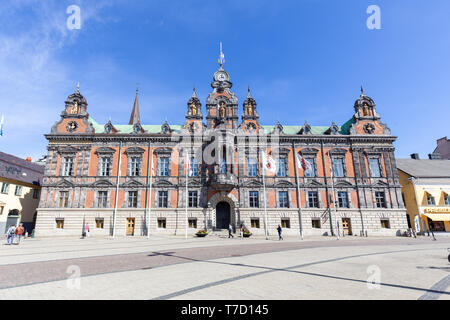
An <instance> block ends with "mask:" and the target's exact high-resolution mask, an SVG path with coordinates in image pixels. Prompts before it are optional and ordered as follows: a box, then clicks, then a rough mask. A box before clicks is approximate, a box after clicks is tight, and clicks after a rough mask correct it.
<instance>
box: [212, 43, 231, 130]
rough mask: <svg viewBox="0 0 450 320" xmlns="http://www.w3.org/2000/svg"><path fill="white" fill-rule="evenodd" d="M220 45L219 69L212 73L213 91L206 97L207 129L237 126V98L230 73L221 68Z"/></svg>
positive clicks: (223, 60) (222, 56) (223, 61)
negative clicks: (232, 88)
mask: <svg viewBox="0 0 450 320" xmlns="http://www.w3.org/2000/svg"><path fill="white" fill-rule="evenodd" d="M224 57H225V56H224V54H223V53H222V47H221V50H220V57H219V65H220V67H219V70H217V71H216V72H215V73H214V76H213V81H212V82H211V87H212V88H213V91H212V92H211V93H210V94H209V95H208V97H207V98H206V126H207V128H208V129H216V128H217V129H236V128H237V127H238V115H237V106H238V99H237V97H236V96H235V94H234V93H233V92H231V87H232V86H233V84H232V83H231V81H230V75H229V74H228V72H227V71H226V70H225V69H224V68H223V64H224V63H225V59H224Z"/></svg>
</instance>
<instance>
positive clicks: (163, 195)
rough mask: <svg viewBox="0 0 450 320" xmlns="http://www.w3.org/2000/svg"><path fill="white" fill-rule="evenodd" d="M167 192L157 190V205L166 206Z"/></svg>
mask: <svg viewBox="0 0 450 320" xmlns="http://www.w3.org/2000/svg"><path fill="white" fill-rule="evenodd" d="M167 200H168V192H167V191H159V192H158V207H160V208H167V205H168V201H167Z"/></svg>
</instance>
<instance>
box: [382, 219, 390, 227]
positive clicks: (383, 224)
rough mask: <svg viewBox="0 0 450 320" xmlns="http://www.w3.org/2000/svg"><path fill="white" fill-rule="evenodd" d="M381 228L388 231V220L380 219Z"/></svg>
mask: <svg viewBox="0 0 450 320" xmlns="http://www.w3.org/2000/svg"><path fill="white" fill-rule="evenodd" d="M381 228H384V229H390V228H391V225H390V224H389V219H381Z"/></svg>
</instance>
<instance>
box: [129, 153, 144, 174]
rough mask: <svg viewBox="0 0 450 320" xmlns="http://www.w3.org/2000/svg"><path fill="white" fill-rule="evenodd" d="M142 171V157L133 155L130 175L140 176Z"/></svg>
mask: <svg viewBox="0 0 450 320" xmlns="http://www.w3.org/2000/svg"><path fill="white" fill-rule="evenodd" d="M140 171H141V157H131V159H130V176H132V177H137V176H140Z"/></svg>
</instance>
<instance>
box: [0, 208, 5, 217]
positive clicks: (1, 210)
mask: <svg viewBox="0 0 450 320" xmlns="http://www.w3.org/2000/svg"><path fill="white" fill-rule="evenodd" d="M4 208H5V207H4V206H0V216H1V215H2V214H3V209H4Z"/></svg>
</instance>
